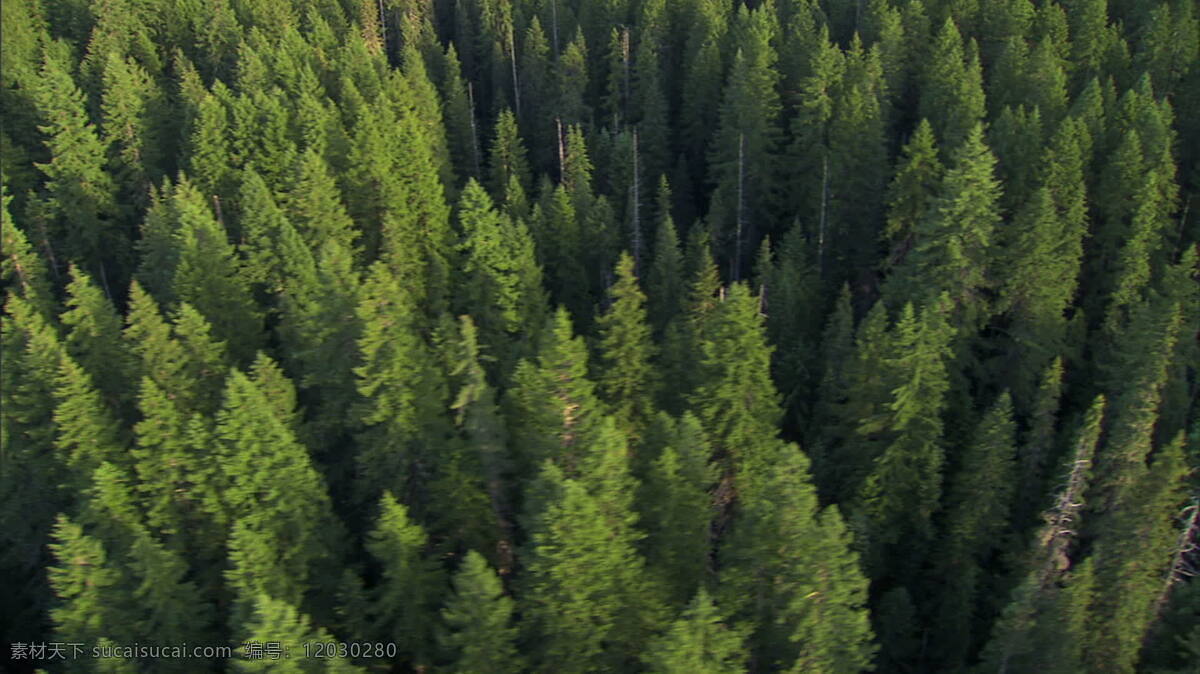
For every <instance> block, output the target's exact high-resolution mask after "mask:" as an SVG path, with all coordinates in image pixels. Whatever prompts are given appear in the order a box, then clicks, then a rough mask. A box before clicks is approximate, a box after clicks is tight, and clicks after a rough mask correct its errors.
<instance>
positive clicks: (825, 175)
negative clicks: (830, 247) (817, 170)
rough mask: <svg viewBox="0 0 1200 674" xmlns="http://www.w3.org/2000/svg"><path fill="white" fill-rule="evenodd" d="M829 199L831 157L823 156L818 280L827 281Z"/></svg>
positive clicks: (818, 237) (818, 241) (818, 240)
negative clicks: (826, 214)
mask: <svg viewBox="0 0 1200 674" xmlns="http://www.w3.org/2000/svg"><path fill="white" fill-rule="evenodd" d="M828 197H829V155H827V154H825V153H824V150H822V154H821V219H820V226H819V229H818V233H817V278H819V279H821V280H824V279H825V212H826V208H827V206H828V203H827V202H828Z"/></svg>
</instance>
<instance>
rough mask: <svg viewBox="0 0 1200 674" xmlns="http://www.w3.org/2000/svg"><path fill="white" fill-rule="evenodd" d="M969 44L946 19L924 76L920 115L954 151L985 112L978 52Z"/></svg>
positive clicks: (922, 79)
mask: <svg viewBox="0 0 1200 674" xmlns="http://www.w3.org/2000/svg"><path fill="white" fill-rule="evenodd" d="M965 45H966V48H964V39H963V36H962V33H960V32H959V29H958V28H957V27H956V26H955V25H954V22H953V21H952V20H951V19H950V17H946V19H945V22H944V23H943V24H942V27H941V29H940V30H939V31H938V34H937V35H936V36H935V37H934V38H933V43H932V45H931V50H930V54H929V60H928V61H926V62H925V68H924V71H923V72H922V73H921V76H920V84H921V100H920V105H919V114H920V116H921V117H923V118H925V119H928V120H929V121H930V124H931V125H932V126H933V131H934V133H935V134H936V136H937V138H938V142H939V144H940V145H942V146H943V147H946V148H949V149H951V150H953V149H954V148H957V147H958V146H959V145H960V144H962V143H963V142H964V141H966V140H967V138H968V136H969V135H970V134H971V129H972V128H973V127H975V126H976V125H978V124H979V123H980V122H981V121H982V120H983V116H984V112H985V109H984V93H983V81H982V80H983V75H982V72H981V68H980V65H979V53H978V49H977V48H976V46H975V43H974V42H973V41H970V42H966V43H965Z"/></svg>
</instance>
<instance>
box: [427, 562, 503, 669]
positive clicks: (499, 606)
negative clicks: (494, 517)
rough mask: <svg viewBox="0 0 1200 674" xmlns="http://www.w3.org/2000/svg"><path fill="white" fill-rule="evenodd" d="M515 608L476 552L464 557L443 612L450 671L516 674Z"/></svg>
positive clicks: (444, 636) (442, 643)
mask: <svg viewBox="0 0 1200 674" xmlns="http://www.w3.org/2000/svg"><path fill="white" fill-rule="evenodd" d="M514 608H515V605H514V602H513V600H512V598H511V597H508V596H506V595H505V594H504V590H503V587H502V585H501V584H500V579H499V578H498V577H497V576H496V573H495V572H494V571H492V569H491V568H489V567H488V564H487V561H486V560H485V559H484V558H483V555H481V554H479V553H478V552H475V551H474V550H472V551H470V552H468V553H467V554H466V556H465V557H463V560H462V564H461V566H460V567H459V570H458V572H457V573H456V574H455V575H454V594H453V596H451V597H450V598H449V599H448V600H447V601H446V605H445V608H443V609H442V611H441V616H442V622H443V623H445V625H446V628H447V631H446V632H445V633H444V634H443V635H442V636H441V638H440V640H439V641H440V643H441V646H442V648H443V649H444V650H445V651H446V652H447V653H448V654H450V660H451V661H452V662H453V663H454V664H453V665H451V667H450V671H453V672H462V673H463V674H466V673H467V672H502V671H515V670H516V669H518V668H519V667H520V665H521V658H520V656H519V655H518V654H517V649H516V638H517V632H518V631H517V628H515V627H513V626H512V625H511V622H512V618H513V611H514Z"/></svg>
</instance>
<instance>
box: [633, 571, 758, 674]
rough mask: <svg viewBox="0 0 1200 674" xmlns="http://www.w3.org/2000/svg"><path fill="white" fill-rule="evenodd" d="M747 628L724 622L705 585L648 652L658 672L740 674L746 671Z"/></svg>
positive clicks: (651, 666)
mask: <svg viewBox="0 0 1200 674" xmlns="http://www.w3.org/2000/svg"><path fill="white" fill-rule="evenodd" d="M746 632H747V630H746V629H745V628H744V627H741V626H738V627H730V626H729V625H726V624H725V623H724V620H723V617H722V615H721V613H720V612H719V611H718V609H717V607H716V605H714V604H713V600H712V598H711V597H710V596H709V594H708V592H706V591H705V590H704V589H703V588H701V589H700V590H699V591H698V592H697V593H696V596H695V598H693V599H692V601H691V602H690V603H689V604H688V606H687V608H686V609H685V610H684V611H683V613H681V614H680V616H679V619H678V620H676V621H675V622H673V623H671V626H670V627H669V628H668V631H667V632H666V633H665V634H663V635H662V636H661V637H659V638H658V639H656V640H655V641H654V642H653V643H652V644H651V646H650V649H649V652H648V653H647V655H646V656H645V659H646V665H647V667H648V671H651V672H654V673H655V674H684V673H685V672H695V673H696V674H740V673H741V672H745V671H746V665H745V661H746V648H745V646H744V645H743V642H744V641H745V639H746Z"/></svg>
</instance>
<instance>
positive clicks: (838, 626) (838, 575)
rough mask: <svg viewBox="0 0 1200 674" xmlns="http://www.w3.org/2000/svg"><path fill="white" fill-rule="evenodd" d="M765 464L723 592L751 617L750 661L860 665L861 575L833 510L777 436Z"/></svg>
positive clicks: (868, 649)
mask: <svg viewBox="0 0 1200 674" xmlns="http://www.w3.org/2000/svg"><path fill="white" fill-rule="evenodd" d="M775 448H776V449H775V453H774V455H773V457H772V459H773V463H772V467H771V468H765V467H764V468H760V470H762V471H764V472H763V473H762V474H761V475H760V476H759V477H758V480H757V483H758V484H759V485H760V486H759V488H758V489H757V490H756V491H755V492H754V493H753V495H749V494H746V493H745V492H743V494H742V499H743V503H744V507H743V509H742V511H741V519H740V520H739V521H735V523H734V531H733V533H732V534H731V537H730V538H729V539H727V540H726V542H725V544H724V547H723V550H722V558H723V560H724V561H725V563H724V564H723V565H722V566H723V572H722V579H723V581H724V582H723V590H724V591H725V594H724V595H723V596H726V597H728V599H727V600H726V602H725V603H726V604H727V605H730V606H736V607H738V615H742V616H744V617H745V618H748V619H751V620H753V621H754V624H756V625H757V628H758V629H757V632H756V633H755V634H754V636H753V637H752V640H751V641H752V643H753V644H754V651H755V656H756V660H757V661H758V662H761V663H762V664H763V665H764V666H773V665H778V666H783V667H789V668H790V671H795V672H806V671H857V670H861V669H863V668H866V667H867V666H868V665H869V663H870V662H871V658H872V655H873V652H874V647H873V646H872V644H871V639H872V635H871V626H870V622H869V620H868V614H867V611H866V608H865V607H864V604H865V602H866V591H867V580H866V578H865V577H864V576H863V575H862V572H861V571H860V570H859V567H858V559H857V555H856V554H855V553H854V552H852V551H851V548H850V546H849V543H850V533H849V531H848V530H847V529H846V526H845V524H844V523H843V521H842V517H841V515H840V514H839V513H838V511H837V508H836V507H831V508H829V509H826V510H821V509H819V507H818V505H817V498H816V490H815V489H813V487H812V483H811V482H810V481H809V473H808V465H809V462H808V459H807V457H805V455H804V454H803V453H802V452H801V451H800V448H799V447H796V446H795V445H783V444H782V443H775Z"/></svg>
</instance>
